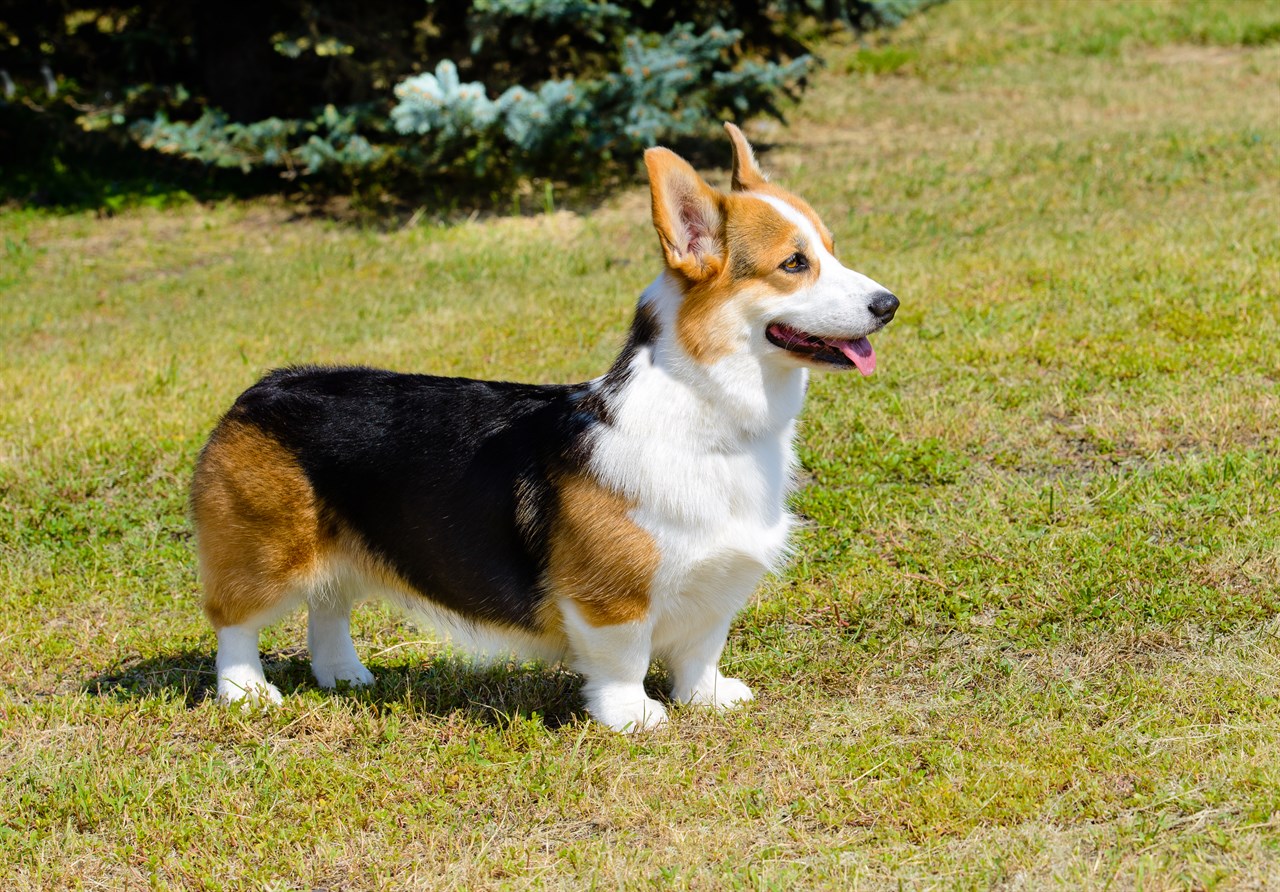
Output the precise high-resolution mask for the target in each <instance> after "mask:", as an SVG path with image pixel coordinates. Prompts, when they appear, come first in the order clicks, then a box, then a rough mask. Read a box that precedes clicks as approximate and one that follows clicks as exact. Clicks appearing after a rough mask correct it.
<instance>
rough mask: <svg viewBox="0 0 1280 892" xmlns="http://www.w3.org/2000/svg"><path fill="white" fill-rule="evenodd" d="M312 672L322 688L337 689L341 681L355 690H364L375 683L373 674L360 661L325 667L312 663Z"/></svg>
mask: <svg viewBox="0 0 1280 892" xmlns="http://www.w3.org/2000/svg"><path fill="white" fill-rule="evenodd" d="M311 672H312V674H313V675H315V677H316V684H318V685H320V687H322V688H336V687H337V686H338V682H340V681H345V682H346V683H347V684H349V685H351V686H352V687H353V688H362V687H365V686H366V685H371V684H373V682H374V678H373V673H372V672H370V671H369V670H368V669H366V668H365V666H364V664H363V663H360V662H358V661H357V662H355V663H334V664H330V665H323V666H321V665H317V664H315V663H312V664H311Z"/></svg>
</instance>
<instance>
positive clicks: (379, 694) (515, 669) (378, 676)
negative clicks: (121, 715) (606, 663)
mask: <svg viewBox="0 0 1280 892" xmlns="http://www.w3.org/2000/svg"><path fill="white" fill-rule="evenodd" d="M262 661H263V667H264V669H265V670H266V676H267V680H268V681H270V682H271V683H272V684H274V685H276V687H278V688H279V689H280V691H281V693H283V694H284V695H285V697H286V698H288V697H289V696H291V695H297V694H301V693H303V692H306V691H318V692H319V693H320V694H322V695H323V696H326V697H336V698H347V699H351V700H353V701H356V702H358V703H361V704H365V705H367V706H368V707H370V708H372V709H374V710H375V711H377V712H379V713H382V712H390V711H392V710H393V709H394V711H396V712H397V713H399V714H400V715H404V714H405V712H406V711H407V712H408V713H409V714H411V715H417V716H423V717H436V718H439V717H445V716H450V715H459V714H460V715H461V716H463V717H465V718H469V719H473V720H476V721H478V722H481V723H484V724H489V725H495V726H500V725H505V724H508V723H509V722H510V721H511V720H512V718H514V717H517V716H518V717H522V718H525V719H532V718H537V719H540V720H541V721H542V723H543V724H544V725H545V726H546V727H547V728H550V729H555V728H559V727H561V726H563V725H567V724H572V723H575V722H579V721H582V720H584V719H585V718H586V717H587V713H586V710H585V709H584V708H583V702H582V693H581V688H582V679H581V677H580V676H578V675H575V674H574V673H572V672H569V671H568V670H566V669H563V668H559V667H552V666H540V665H521V664H515V663H507V664H501V663H500V664H493V665H482V664H477V663H473V662H469V661H466V660H461V659H457V658H455V657H450V656H443V655H441V656H433V657H428V658H424V659H421V660H416V661H405V662H401V663H397V664H394V665H371V666H370V667H369V668H370V670H372V672H373V673H374V676H375V682H374V683H373V684H372V685H370V686H368V687H365V688H350V687H347V686H346V685H341V684H340V686H339V687H338V688H337V689H336V690H321V689H320V688H318V687H317V686H316V683H315V679H313V678H312V676H311V667H310V664H309V662H308V660H307V651H306V649H305V648H291V649H286V650H277V651H270V652H267V653H264V654H263V655H262ZM660 674H661V671H660V670H659V671H658V674H657V675H651V676H650V678H649V680H648V681H647V682H646V688H649V689H650V695H651V696H659V693H658V692H659V691H660V689H661V688H662V687H663V684H662V679H661V678H660V677H658V675H660ZM216 683H217V682H216V672H215V667H214V658H213V655H212V654H210V653H209V652H208V651H207V650H199V649H194V648H192V649H187V650H181V651H176V652H172V653H168V654H165V655H163V656H158V657H152V658H150V659H145V660H129V661H125V662H123V663H120V664H117V665H116V666H114V667H112V668H111V669H108V670H106V671H104V672H102V673H99V674H98V675H95V676H92V677H90V678H88V679H86V680H85V682H84V684H83V685H82V688H81V689H82V690H83V691H84V692H85V693H86V694H89V695H90V696H95V697H111V698H115V699H118V700H142V699H147V698H155V697H163V698H173V699H176V700H180V701H182V702H183V703H184V704H185V705H186V706H188V707H196V706H198V705H200V704H202V703H204V702H206V701H209V700H212V699H213V698H214V697H215V696H216Z"/></svg>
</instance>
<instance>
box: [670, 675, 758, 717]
mask: <svg viewBox="0 0 1280 892" xmlns="http://www.w3.org/2000/svg"><path fill="white" fill-rule="evenodd" d="M680 699H681V700H682V701H684V702H685V703H693V704H695V705H697V706H711V707H713V708H715V709H732V708H734V707H735V706H741V705H742V704H743V703H749V702H751V701H752V700H753V699H755V695H754V694H752V693H751V688H749V687H747V686H746V685H745V684H743V683H742V682H740V681H738V679H736V678H725V677H724V676H723V675H717V676H716V678H715V679H714V680H713V681H712V682H711V683H710V684H706V685H700V686H698V687H695V688H694V689H693V690H691V691H689V692H688V694H687V695H686V696H684V697H681V698H680Z"/></svg>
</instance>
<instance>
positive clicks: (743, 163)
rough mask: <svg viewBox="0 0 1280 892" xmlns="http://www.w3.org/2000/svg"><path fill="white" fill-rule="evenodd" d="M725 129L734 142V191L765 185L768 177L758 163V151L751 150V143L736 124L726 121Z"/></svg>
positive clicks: (730, 140) (743, 190)
mask: <svg viewBox="0 0 1280 892" xmlns="http://www.w3.org/2000/svg"><path fill="white" fill-rule="evenodd" d="M724 129H725V132H726V133H728V134H729V142H731V143H733V191H734V192H746V191H749V190H751V189H755V188H757V187H758V186H763V185H764V183H765V181H766V179H767V178H766V177H765V175H764V173H763V172H762V171H761V170H760V166H759V165H758V164H756V153H755V152H753V151H751V143H749V142H747V138H746V137H745V136H743V135H742V131H741V130H739V129H738V128H737V126H736V125H734V124H731V123H730V122H728V121H725V122H724Z"/></svg>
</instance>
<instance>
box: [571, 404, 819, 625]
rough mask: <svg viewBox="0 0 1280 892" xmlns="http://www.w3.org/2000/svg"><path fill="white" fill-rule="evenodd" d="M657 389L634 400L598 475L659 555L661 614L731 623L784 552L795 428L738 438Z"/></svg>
mask: <svg viewBox="0 0 1280 892" xmlns="http://www.w3.org/2000/svg"><path fill="white" fill-rule="evenodd" d="M638 383H639V384H640V385H641V386H642V387H643V386H644V384H646V383H647V382H643V381H642V382H638ZM652 389H653V390H654V391H655V392H654V393H652V394H646V393H644V392H643V391H640V392H639V393H637V392H635V391H633V392H632V393H631V394H629V397H631V398H630V399H629V400H628V401H627V403H626V405H625V406H624V407H623V409H622V411H621V412H620V418H619V419H618V424H616V425H615V426H614V427H612V428H610V429H609V430H607V431H605V432H603V433H602V435H601V437H600V438H599V440H598V441H597V442H596V443H595V445H594V450H593V458H592V465H593V467H594V470H595V471H596V473H597V474H598V475H599V476H600V478H601V479H602V480H606V481H608V483H609V484H610V485H611V486H613V487H615V488H616V489H618V490H619V491H621V492H622V493H623V494H624V495H626V496H627V497H628V499H629V500H630V501H631V502H632V504H633V505H634V506H635V507H634V509H633V511H632V515H631V516H632V519H633V520H635V522H636V523H637V524H639V525H640V526H641V527H642V528H643V529H644V530H645V531H646V532H648V533H649V535H651V536H652V537H653V539H654V542H655V544H656V545H657V548H658V552H659V554H660V555H661V564H660V567H659V570H658V573H657V575H656V577H655V579H654V591H653V594H654V598H655V600H656V601H657V602H658V603H657V605H656V606H658V607H659V610H660V611H661V610H662V609H663V608H664V607H666V608H669V609H670V610H672V611H675V610H683V609H685V608H687V607H688V606H689V602H690V601H694V602H699V603H702V604H703V606H705V607H709V608H713V609H714V610H716V611H717V612H719V611H721V610H723V611H726V612H729V613H732V612H734V611H736V610H738V609H740V608H741V607H742V605H743V604H744V603H745V602H746V599H747V598H748V597H749V596H750V594H751V592H752V590H753V589H754V587H755V585H756V583H757V582H758V581H759V578H760V577H761V576H762V575H763V574H764V573H765V572H766V571H768V570H770V569H772V568H775V567H776V566H777V565H778V564H779V562H780V561H781V559H782V557H783V555H784V553H785V551H786V543H787V536H788V533H789V532H790V530H791V527H792V518H791V516H790V514H789V513H788V512H787V510H786V497H787V492H788V489H789V486H790V480H791V475H792V469H793V466H794V452H793V449H792V438H793V436H794V423H793V421H792V420H791V419H786V420H785V421H784V422H783V423H782V424H780V425H777V426H774V427H772V428H770V429H766V430H765V431H763V432H761V433H759V434H755V435H746V434H741V433H735V432H734V431H733V430H732V429H731V428H729V427H727V426H726V425H724V424H723V423H721V422H720V420H719V419H716V418H715V417H714V415H713V413H708V412H707V409H706V406H705V404H699V401H697V400H695V399H693V398H690V397H689V396H688V395H686V394H683V393H681V392H680V391H679V390H678V389H675V388H670V387H667V388H663V389H662V390H661V391H659V389H658V388H657V387H654V388H652Z"/></svg>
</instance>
